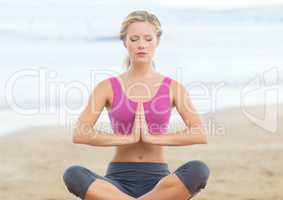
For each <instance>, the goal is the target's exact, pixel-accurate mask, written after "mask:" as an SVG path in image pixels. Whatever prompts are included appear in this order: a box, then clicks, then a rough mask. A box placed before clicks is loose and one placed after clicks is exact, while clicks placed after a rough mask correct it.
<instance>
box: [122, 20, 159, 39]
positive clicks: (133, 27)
mask: <svg viewBox="0 0 283 200" xmlns="http://www.w3.org/2000/svg"><path fill="white" fill-rule="evenodd" d="M155 32H156V30H155V27H154V26H153V25H152V24H151V23H149V22H134V23H132V24H130V25H129V26H128V29H127V33H128V35H129V36H130V35H144V36H146V35H154V34H155Z"/></svg>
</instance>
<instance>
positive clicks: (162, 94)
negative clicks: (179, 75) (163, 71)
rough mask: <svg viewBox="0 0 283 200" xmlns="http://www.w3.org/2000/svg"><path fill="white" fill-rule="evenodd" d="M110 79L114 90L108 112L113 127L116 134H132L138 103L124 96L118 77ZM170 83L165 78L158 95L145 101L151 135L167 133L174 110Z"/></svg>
mask: <svg viewBox="0 0 283 200" xmlns="http://www.w3.org/2000/svg"><path fill="white" fill-rule="evenodd" d="M109 79H110V81H111V85H112V90H113V101H112V106H111V110H109V111H108V116H109V119H110V122H111V127H112V129H113V131H114V133H116V134H131V132H132V127H133V123H134V120H135V112H136V110H137V106H138V102H136V101H134V100H131V99H129V98H128V97H127V96H126V94H124V92H123V89H122V87H121V85H120V82H119V80H118V79H117V78H116V77H114V76H113V77H110V78H109ZM170 82H171V79H170V78H169V77H166V76H165V78H164V79H163V81H162V83H161V85H160V86H159V88H158V90H157V92H156V94H155V95H154V96H153V97H152V98H151V99H150V100H147V101H143V107H144V114H145V119H146V122H147V126H148V130H149V132H150V133H151V134H162V133H165V132H166V131H167V128H168V123H169V118H170V114H171V108H172V106H171V103H170V97H169V86H170Z"/></svg>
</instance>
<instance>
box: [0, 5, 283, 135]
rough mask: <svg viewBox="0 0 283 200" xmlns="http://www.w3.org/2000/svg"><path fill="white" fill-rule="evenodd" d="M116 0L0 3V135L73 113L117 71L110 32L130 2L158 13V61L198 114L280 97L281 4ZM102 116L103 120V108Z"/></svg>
mask: <svg viewBox="0 0 283 200" xmlns="http://www.w3.org/2000/svg"><path fill="white" fill-rule="evenodd" d="M123 4H124V5H125V6H123V8H122V7H121V6H120V7H121V8H120V7H119V9H117V6H119V5H118V4H117V3H115V2H112V1H95V2H93V1H82V2H80V3H78V2H69V1H68V2H64V1H62V2H60V3H58V2H53V1H45V2H37V3H35V2H33V1H25V3H22V2H20V1H9V2H8V1H7V2H5V1H1V2H0V67H1V68H0V85H1V87H0V93H1V94H2V95H1V96H0V108H1V111H0V118H1V121H2V122H4V123H3V124H2V123H1V127H0V134H1V133H6V132H10V131H13V130H17V129H21V128H25V127H29V126H38V125H46V124H63V125H68V124H70V123H71V122H72V121H75V120H76V118H77V117H78V115H79V113H80V112H81V111H82V109H83V108H84V106H85V104H86V103H87V100H88V97H89V95H90V93H91V90H92V89H93V88H94V87H95V85H96V84H97V83H98V82H99V81H100V80H103V79H106V78H108V77H110V76H114V75H118V74H119V73H122V72H123V71H124V70H125V68H123V66H122V63H123V58H124V57H125V55H126V53H127V52H126V49H125V48H124V47H123V45H122V43H121V41H119V40H118V33H119V27H120V23H121V21H122V19H123V18H124V17H125V16H126V14H127V13H129V12H130V11H132V10H135V9H147V10H150V11H152V12H153V13H155V14H156V15H157V16H158V17H159V18H160V20H161V23H162V27H163V35H162V38H161V44H160V46H159V48H158V49H157V51H156V54H155V57H154V61H155V63H156V67H157V70H158V71H160V72H161V73H163V74H164V75H168V76H170V77H171V78H173V79H175V80H178V81H179V82H181V83H182V84H184V86H185V87H186V88H187V90H188V91H189V92H190V95H191V98H192V100H193V103H194V105H195V106H196V108H197V109H198V110H199V112H200V113H201V114H203V113H207V112H216V111H218V110H220V109H222V108H225V107H230V106H238V107H239V106H241V105H244V106H245V105H255V104H274V103H280V102H282V99H283V98H282V80H283V73H282V66H283V57H282V52H283V37H282V35H283V14H282V13H283V12H282V11H283V7H282V6H265V7H250V8H235V9H224V10H223V9H218V10H217V9H214V10H208V9H200V8H199V9H198V8H182V9H181V8H170V7H162V6H161V5H159V4H154V3H150V2H144V3H142V4H136V3H131V2H127V1H125V2H124V3H123ZM174 116H175V117H176V118H173V119H172V120H175V119H177V120H180V117H179V116H178V114H177V113H175V114H174ZM100 120H101V122H103V121H107V120H108V119H107V115H106V113H105V112H104V113H103V114H102V115H101V118H100Z"/></svg>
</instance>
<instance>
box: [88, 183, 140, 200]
mask: <svg viewBox="0 0 283 200" xmlns="http://www.w3.org/2000/svg"><path fill="white" fill-rule="evenodd" d="M135 199H136V198H134V197H132V196H130V195H128V194H126V193H124V192H122V191H121V190H119V189H118V188H117V187H115V186H114V185H112V184H111V183H109V182H107V181H104V180H101V179H96V180H95V181H94V182H93V183H92V184H91V185H90V186H89V188H88V190H87V192H86V195H85V200H135Z"/></svg>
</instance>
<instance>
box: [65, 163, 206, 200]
mask: <svg viewBox="0 0 283 200" xmlns="http://www.w3.org/2000/svg"><path fill="white" fill-rule="evenodd" d="M174 173H175V174H176V175H177V176H178V177H179V178H180V180H181V181H182V182H183V183H184V185H185V186H186V188H187V189H188V190H189V191H190V194H191V195H192V196H194V195H195V194H197V193H198V192H199V191H200V190H201V189H202V188H205V186H206V183H207V180H208V177H209V173H210V171H209V168H208V166H207V165H206V164H205V163H204V162H202V161H199V160H192V161H189V162H187V163H185V164H183V165H182V166H180V167H179V168H178V169H176V170H175V171H174ZM169 174H170V171H169V169H168V164H167V163H154V162H110V163H109V165H108V168H107V171H106V174H105V176H100V175H98V174H96V173H95V172H92V171H90V170H89V169H87V168H85V167H82V166H79V165H73V166H71V167H68V168H67V169H66V170H65V172H64V175H63V180H64V183H65V185H66V187H67V189H68V190H69V192H71V193H72V194H74V195H75V196H77V197H80V198H81V199H84V197H85V194H86V191H87V189H88V187H89V186H90V184H91V183H92V182H93V181H95V180H96V179H97V178H98V179H102V180H105V181H108V182H110V183H112V184H113V185H114V186H116V187H117V188H118V189H119V190H120V191H122V192H124V193H126V194H128V195H130V196H132V197H135V198H138V197H140V196H142V195H143V194H145V193H147V192H149V191H150V190H152V189H153V188H154V186H155V185H156V184H157V183H158V182H159V180H160V179H162V178H163V177H164V176H167V175H169Z"/></svg>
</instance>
